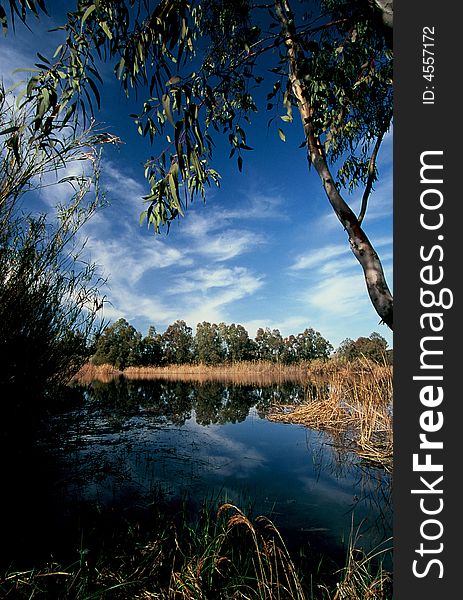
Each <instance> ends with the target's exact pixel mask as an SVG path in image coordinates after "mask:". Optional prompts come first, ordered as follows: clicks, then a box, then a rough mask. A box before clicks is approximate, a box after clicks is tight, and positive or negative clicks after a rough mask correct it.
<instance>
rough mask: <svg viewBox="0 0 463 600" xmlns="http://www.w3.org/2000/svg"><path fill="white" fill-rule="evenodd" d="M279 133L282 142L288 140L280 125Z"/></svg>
mask: <svg viewBox="0 0 463 600" xmlns="http://www.w3.org/2000/svg"><path fill="white" fill-rule="evenodd" d="M278 135H279V136H280V140H281V141H282V142H286V136H285V134H284V131H283V130H282V129H280V128H279V127H278Z"/></svg>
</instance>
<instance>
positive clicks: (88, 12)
mask: <svg viewBox="0 0 463 600" xmlns="http://www.w3.org/2000/svg"><path fill="white" fill-rule="evenodd" d="M95 8H96V6H95V5H94V4H91V5H90V6H89V7H88V8H87V10H86V11H85V12H84V16H83V17H82V21H81V26H82V28H83V27H84V24H85V21H86V20H87V19H88V17H89V16H90V15H91V14H92V12H93V11H94V10H95ZM100 25H101V23H100ZM101 26H102V25H101ZM105 33H106V32H105ZM106 35H108V34H106ZM108 37H109V36H108ZM110 39H111V38H110Z"/></svg>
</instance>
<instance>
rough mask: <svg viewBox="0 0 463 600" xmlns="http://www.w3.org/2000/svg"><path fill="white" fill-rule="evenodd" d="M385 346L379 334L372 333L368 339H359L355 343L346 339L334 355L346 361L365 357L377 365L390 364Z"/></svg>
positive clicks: (385, 343) (384, 341)
mask: <svg viewBox="0 0 463 600" xmlns="http://www.w3.org/2000/svg"><path fill="white" fill-rule="evenodd" d="M387 346H388V344H387V341H386V340H385V339H384V338H383V337H382V336H381V335H380V334H379V333H376V332H373V333H371V334H370V336H369V337H359V338H357V339H356V340H355V341H354V340H351V339H350V338H346V339H345V340H344V341H343V342H341V344H340V346H339V348H338V350H337V351H336V354H337V355H338V356H340V357H342V358H346V359H347V360H355V359H356V358H359V357H361V356H365V357H367V358H370V359H371V360H374V361H375V362H379V363H381V362H390V359H389V353H388V351H387Z"/></svg>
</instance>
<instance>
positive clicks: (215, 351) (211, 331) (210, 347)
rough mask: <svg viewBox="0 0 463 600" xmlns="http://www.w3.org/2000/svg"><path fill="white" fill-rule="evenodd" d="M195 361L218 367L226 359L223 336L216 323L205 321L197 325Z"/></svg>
mask: <svg viewBox="0 0 463 600" xmlns="http://www.w3.org/2000/svg"><path fill="white" fill-rule="evenodd" d="M194 354H195V359H196V360H197V361H198V362H200V363H204V364H206V365H217V364H219V363H220V362H222V360H223V358H224V354H225V353H224V351H223V347H222V336H221V335H220V328H219V326H218V325H217V324H216V323H208V322H207V321H203V322H202V323H198V324H197V325H196V334H195V338H194Z"/></svg>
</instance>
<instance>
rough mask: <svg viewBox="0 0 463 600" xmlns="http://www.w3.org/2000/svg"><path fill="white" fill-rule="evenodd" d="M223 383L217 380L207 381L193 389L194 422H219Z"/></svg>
mask: <svg viewBox="0 0 463 600" xmlns="http://www.w3.org/2000/svg"><path fill="white" fill-rule="evenodd" d="M224 390H225V385H224V384H223V383H220V382H218V381H207V382H206V383H203V384H200V385H198V386H197V387H196V389H195V394H194V406H195V411H196V422H197V423H199V424H200V425H210V424H211V423H219V422H220V420H219V414H220V411H221V409H222V402H223V398H224Z"/></svg>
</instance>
